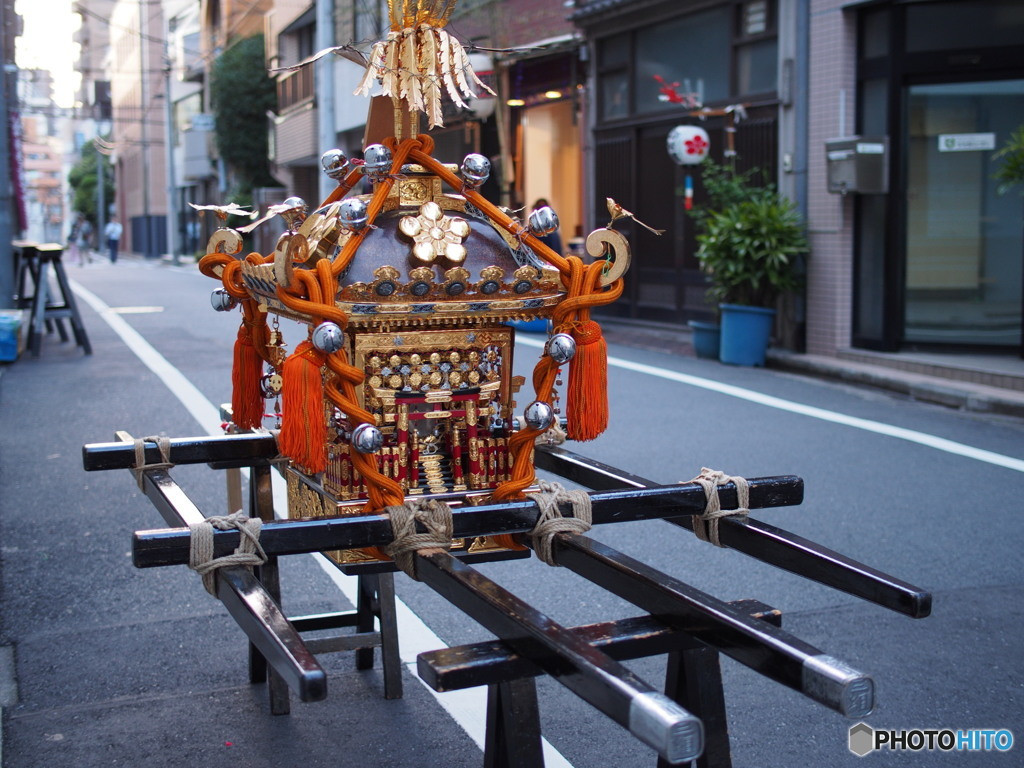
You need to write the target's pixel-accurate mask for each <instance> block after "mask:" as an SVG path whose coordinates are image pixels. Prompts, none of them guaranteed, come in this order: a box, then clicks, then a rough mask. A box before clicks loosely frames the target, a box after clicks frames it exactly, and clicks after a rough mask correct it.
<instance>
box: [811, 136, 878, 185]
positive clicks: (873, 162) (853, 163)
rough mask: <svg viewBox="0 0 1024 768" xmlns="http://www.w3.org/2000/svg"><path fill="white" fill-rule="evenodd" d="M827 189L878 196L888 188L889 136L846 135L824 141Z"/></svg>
mask: <svg viewBox="0 0 1024 768" xmlns="http://www.w3.org/2000/svg"><path fill="white" fill-rule="evenodd" d="M825 160H826V165H827V167H828V191H829V192H835V193H837V194H841V195H845V194H846V193H847V192H856V193H857V194H861V195H882V194H885V193H886V192H888V191H889V139H888V138H886V137H884V136H883V137H881V138H867V137H865V136H848V137H846V138H843V139H827V140H826V141H825Z"/></svg>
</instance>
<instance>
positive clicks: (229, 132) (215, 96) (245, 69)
mask: <svg viewBox="0 0 1024 768" xmlns="http://www.w3.org/2000/svg"><path fill="white" fill-rule="evenodd" d="M263 56H264V52H263V35H255V36H253V37H247V38H245V39H243V40H239V41H238V42H236V43H235V44H234V45H232V46H231V47H230V48H228V49H227V50H226V51H224V53H223V54H221V56H220V57H219V58H218V59H217V60H216V62H214V65H213V70H212V72H211V76H210V95H211V99H212V102H213V113H214V119H215V121H216V141H217V151H218V152H219V153H220V156H221V157H222V158H223V159H224V162H225V163H227V165H228V168H229V169H230V172H231V175H232V180H233V182H234V184H233V186H234V187H235V191H236V192H237V193H238V195H237V196H238V197H241V196H248V195H250V194H251V192H252V188H253V187H260V186H276V185H277V182H276V181H275V180H274V179H273V177H272V176H271V175H270V161H269V159H268V157H267V127H266V123H267V111H268V110H272V109H274V108H275V107H276V106H277V92H276V89H275V85H274V81H273V80H272V79H271V78H270V77H269V76H268V75H267V70H266V66H265V64H264V59H263ZM235 202H243V200H241V199H236V200H235Z"/></svg>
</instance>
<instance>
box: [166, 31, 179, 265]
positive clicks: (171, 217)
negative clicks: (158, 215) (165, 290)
mask: <svg viewBox="0 0 1024 768" xmlns="http://www.w3.org/2000/svg"><path fill="white" fill-rule="evenodd" d="M168 34H169V33H168ZM164 124H165V127H164V155H165V157H166V159H167V250H168V251H170V253H171V261H173V262H174V263H175V264H177V263H178V182H177V180H176V174H175V173H174V105H173V104H172V103H171V54H170V51H169V50H168V44H167V42H166V41H165V42H164Z"/></svg>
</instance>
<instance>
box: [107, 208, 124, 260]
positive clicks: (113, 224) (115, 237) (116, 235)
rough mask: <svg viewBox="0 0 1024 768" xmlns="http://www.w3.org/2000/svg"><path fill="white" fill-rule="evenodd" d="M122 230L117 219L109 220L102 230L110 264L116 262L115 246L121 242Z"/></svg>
mask: <svg viewBox="0 0 1024 768" xmlns="http://www.w3.org/2000/svg"><path fill="white" fill-rule="evenodd" d="M123 230H124V228H123V227H122V226H121V222H119V221H118V220H117V219H111V220H110V221H108V222H107V226H105V227H104V228H103V236H104V237H105V238H106V239H107V249H108V250H109V251H110V263H111V264H115V263H116V262H117V246H118V243H120V241H121V232H122V231H123Z"/></svg>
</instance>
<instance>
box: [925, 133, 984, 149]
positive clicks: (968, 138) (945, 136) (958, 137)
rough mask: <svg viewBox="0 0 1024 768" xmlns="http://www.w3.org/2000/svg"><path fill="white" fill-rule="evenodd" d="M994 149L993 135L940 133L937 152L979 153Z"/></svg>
mask: <svg viewBox="0 0 1024 768" xmlns="http://www.w3.org/2000/svg"><path fill="white" fill-rule="evenodd" d="M995 148H996V135H995V134H994V133H941V134H939V152H981V151H984V150H986V149H995Z"/></svg>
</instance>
